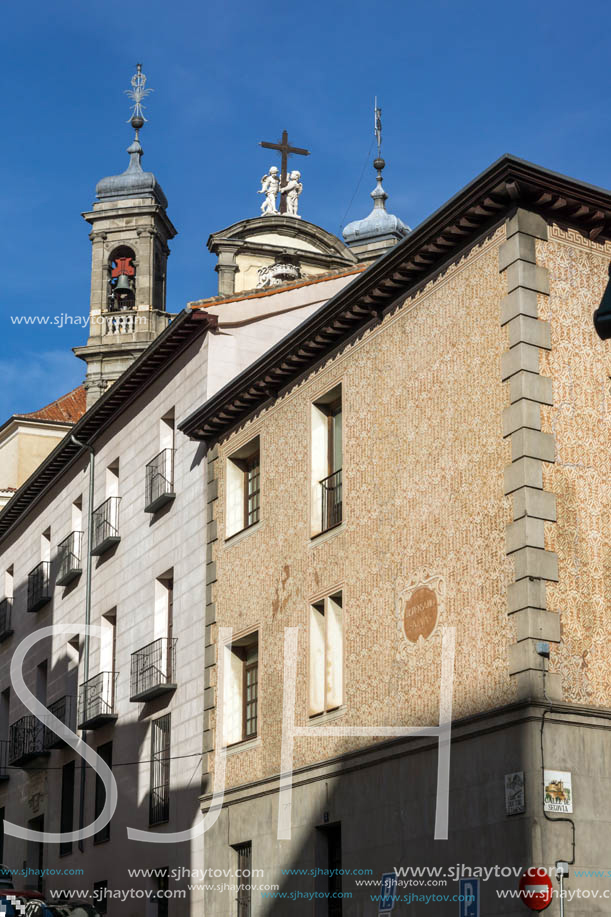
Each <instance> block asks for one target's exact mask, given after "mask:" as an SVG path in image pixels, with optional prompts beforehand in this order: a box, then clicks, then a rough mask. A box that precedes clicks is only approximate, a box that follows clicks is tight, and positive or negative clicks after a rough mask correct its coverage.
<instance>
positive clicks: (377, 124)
mask: <svg viewBox="0 0 611 917" xmlns="http://www.w3.org/2000/svg"><path fill="white" fill-rule="evenodd" d="M373 132H374V134H375V136H376V142H377V144H378V159H379V158H380V150H381V148H382V109H381V108H378V97H377V96H376V97H375V100H374V103H373Z"/></svg>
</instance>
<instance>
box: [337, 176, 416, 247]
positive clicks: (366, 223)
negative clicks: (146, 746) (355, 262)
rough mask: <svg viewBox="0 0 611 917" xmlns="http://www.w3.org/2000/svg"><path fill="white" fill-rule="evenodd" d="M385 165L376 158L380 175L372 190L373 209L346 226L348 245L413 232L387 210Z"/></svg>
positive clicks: (344, 233) (396, 237)
mask: <svg viewBox="0 0 611 917" xmlns="http://www.w3.org/2000/svg"><path fill="white" fill-rule="evenodd" d="M385 165H386V163H385V162H384V160H383V159H381V158H378V159H375V160H374V163H373V166H374V168H375V169H377V171H378V177H377V184H376V187H375V188H374V190H373V191H372V192H371V197H372V198H373V210H372V211H371V213H370V214H369V216H366V217H365V218H364V219H363V220H353V222H352V223H348V225H347V226H346V227H345V229H344V231H343V236H344V239H345V240H346V242H347V243H348V245H350V244H351V243H355V242H361V241H363V240H365V239H381V238H388V237H389V236H393V237H394V238H395V239H400V238H403V236H406V235H408V233H410V232H411V229H410V227H409V226H407V225H406V224H405V223H404V222H403V220H400V219H399V217H397V216H395V215H394V214H392V213H388V211H387V210H386V201H387V200H388V195H387V193H386V191H385V190H384V188H383V187H382V169H383V168H384V166H385Z"/></svg>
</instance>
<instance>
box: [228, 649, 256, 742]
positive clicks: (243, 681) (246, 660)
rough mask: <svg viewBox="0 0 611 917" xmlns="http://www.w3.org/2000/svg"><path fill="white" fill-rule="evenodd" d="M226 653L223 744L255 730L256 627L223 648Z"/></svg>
mask: <svg viewBox="0 0 611 917" xmlns="http://www.w3.org/2000/svg"><path fill="white" fill-rule="evenodd" d="M223 651H224V653H225V660H224V662H225V685H224V692H225V697H224V721H223V728H224V733H225V745H235V744H236V743H237V742H244V741H246V740H247V739H254V738H255V737H256V736H257V734H258V698H259V634H258V631H256V632H255V633H253V634H248V635H247V636H246V637H241V638H240V639H239V640H236V641H235V642H234V643H232V644H231V646H225V647H224V648H223Z"/></svg>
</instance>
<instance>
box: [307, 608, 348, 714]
mask: <svg viewBox="0 0 611 917" xmlns="http://www.w3.org/2000/svg"><path fill="white" fill-rule="evenodd" d="M343 693H344V621H343V611H342V594H341V592H338V593H336V594H335V595H329V596H326V597H325V598H324V599H320V601H317V602H314V603H313V604H312V605H311V606H310V703H309V712H310V716H317V715H318V714H320V713H325V712H326V711H328V710H336V709H337V708H338V707H340V706H341V705H342V703H343Z"/></svg>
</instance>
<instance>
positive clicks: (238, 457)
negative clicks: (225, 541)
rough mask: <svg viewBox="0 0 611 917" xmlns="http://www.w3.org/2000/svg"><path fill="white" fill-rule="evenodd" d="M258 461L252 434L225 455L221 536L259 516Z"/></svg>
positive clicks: (259, 470) (236, 531)
mask: <svg viewBox="0 0 611 917" xmlns="http://www.w3.org/2000/svg"><path fill="white" fill-rule="evenodd" d="M260 480H261V462H260V450H259V437H258V436H255V438H254V439H252V440H251V441H250V442H249V443H247V444H246V445H245V446H242V447H241V448H240V449H238V450H237V451H236V452H234V453H233V455H231V456H229V458H228V459H227V464H226V479H225V481H226V521H225V537H226V538H231V537H232V535H236V534H237V533H238V532H241V531H243V530H244V529H247V528H250V527H251V526H252V525H255V524H256V523H257V522H258V521H259V519H260V509H261V485H260Z"/></svg>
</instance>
